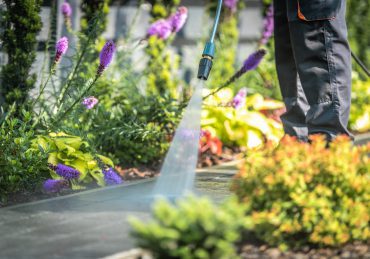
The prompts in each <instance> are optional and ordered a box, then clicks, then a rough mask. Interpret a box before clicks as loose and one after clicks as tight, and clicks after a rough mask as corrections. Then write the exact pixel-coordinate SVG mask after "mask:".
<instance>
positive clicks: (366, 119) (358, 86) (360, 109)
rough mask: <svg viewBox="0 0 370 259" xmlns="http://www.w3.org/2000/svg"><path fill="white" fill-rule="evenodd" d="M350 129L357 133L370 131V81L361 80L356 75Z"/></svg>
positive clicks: (353, 85) (353, 86) (355, 74)
mask: <svg viewBox="0 0 370 259" xmlns="http://www.w3.org/2000/svg"><path fill="white" fill-rule="evenodd" d="M349 128H350V129H351V130H354V131H357V132H367V131H369V130H370V80H369V79H368V80H367V81H362V80H360V78H359V76H358V74H357V73H354V76H353V84H352V106H351V114H350V117H349Z"/></svg>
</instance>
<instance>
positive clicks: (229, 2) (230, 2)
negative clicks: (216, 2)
mask: <svg viewBox="0 0 370 259" xmlns="http://www.w3.org/2000/svg"><path fill="white" fill-rule="evenodd" d="M237 4H238V0H225V1H224V5H225V6H226V7H227V8H229V9H230V10H231V11H232V12H235V11H236V5H237Z"/></svg>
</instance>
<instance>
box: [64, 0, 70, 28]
mask: <svg viewBox="0 0 370 259" xmlns="http://www.w3.org/2000/svg"><path fill="white" fill-rule="evenodd" d="M62 14H63V17H64V22H65V24H66V26H67V29H68V30H70V29H71V15H72V7H71V5H70V4H69V3H68V2H64V3H63V5H62Z"/></svg>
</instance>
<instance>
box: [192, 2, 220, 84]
mask: <svg viewBox="0 0 370 259" xmlns="http://www.w3.org/2000/svg"><path fill="white" fill-rule="evenodd" d="M221 9H222V0H219V1H218V5H217V11H216V17H215V22H214V25H213V29H212V34H211V38H210V40H209V41H208V42H207V43H206V46H205V48H204V51H203V54H202V59H201V60H200V62H199V69H198V78H199V79H201V80H205V81H206V80H207V79H208V76H209V74H210V72H211V69H212V64H213V58H214V55H215V49H216V47H215V43H214V41H215V37H216V33H217V27H218V24H219V22H220V16H221Z"/></svg>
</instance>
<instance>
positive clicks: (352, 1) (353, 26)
mask: <svg viewBox="0 0 370 259" xmlns="http://www.w3.org/2000/svg"><path fill="white" fill-rule="evenodd" d="M365 24H370V1H368V0H367V1H356V0H348V1H347V25H348V34H349V39H350V43H351V47H352V50H353V51H354V52H355V53H356V54H357V55H358V56H359V58H360V59H361V60H362V61H363V62H364V63H365V65H366V66H367V67H370V30H369V28H368V26H366V25H365ZM355 68H356V70H357V71H360V70H361V68H359V67H357V66H355Z"/></svg>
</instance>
